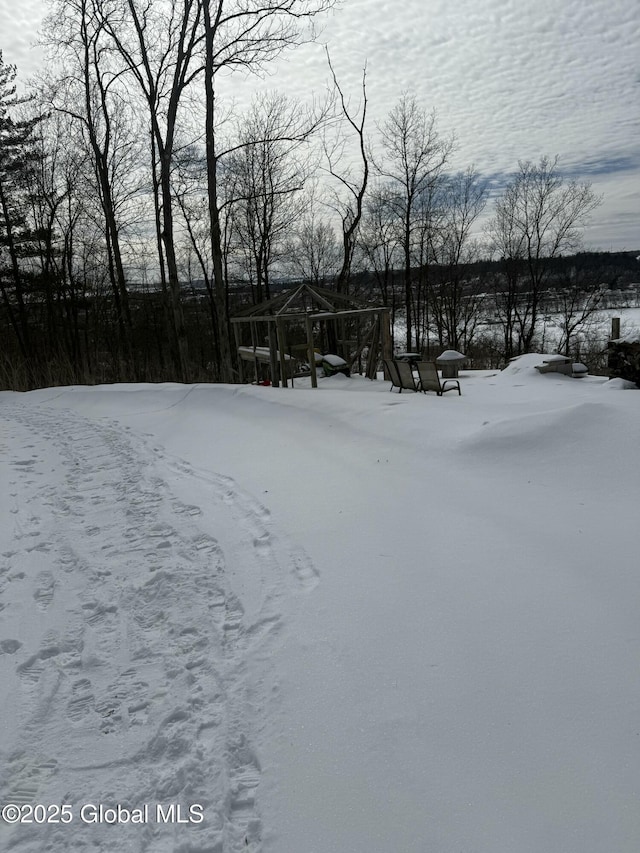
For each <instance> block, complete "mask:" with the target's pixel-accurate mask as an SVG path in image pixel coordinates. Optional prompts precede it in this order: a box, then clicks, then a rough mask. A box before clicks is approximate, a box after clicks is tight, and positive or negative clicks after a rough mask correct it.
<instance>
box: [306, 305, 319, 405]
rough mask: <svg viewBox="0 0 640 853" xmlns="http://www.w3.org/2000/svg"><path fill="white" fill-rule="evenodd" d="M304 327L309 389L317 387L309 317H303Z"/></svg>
mask: <svg viewBox="0 0 640 853" xmlns="http://www.w3.org/2000/svg"><path fill="white" fill-rule="evenodd" d="M305 325H306V327H307V356H308V358H309V367H310V369H311V387H312V388H317V387H318V377H317V376H316V351H315V348H314V346H313V320H312V319H311V317H308V316H307V317H305Z"/></svg>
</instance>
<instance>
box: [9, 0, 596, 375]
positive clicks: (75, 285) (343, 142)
mask: <svg viewBox="0 0 640 853" xmlns="http://www.w3.org/2000/svg"><path fill="white" fill-rule="evenodd" d="M332 5H333V0H231V1H230V0H227V2H222V0H218V2H213V0H145V2H144V3H143V2H140V0H109V2H104V0H53V2H52V4H51V11H50V14H49V17H48V18H47V19H46V21H45V24H44V38H45V41H46V43H47V44H48V46H49V54H50V58H49V63H48V65H47V69H46V74H43V75H42V77H41V79H40V80H39V81H37V82H34V83H33V84H32V86H31V89H30V91H29V93H28V94H27V95H24V96H19V95H18V93H17V90H16V73H17V72H16V69H15V68H14V67H13V66H10V65H7V64H5V63H4V62H3V60H2V55H1V53H0V299H1V303H0V334H1V336H2V344H1V347H0V383H1V385H2V387H15V388H29V387H36V386H38V385H49V384H60V383H71V382H82V383H90V382H103V381H156V380H169V379H170V380H176V381H183V382H189V381H196V380H203V379H205V380H208V381H235V380H236V379H237V372H236V363H235V352H234V345H232V335H231V332H230V323H229V319H230V316H232V315H233V313H234V312H235V311H236V310H238V309H239V308H241V307H242V306H245V305H247V304H250V303H256V302H260V301H262V300H265V299H269V298H270V297H271V296H272V295H273V294H274V292H275V290H276V289H278V288H280V287H281V286H282V282H283V281H292V280H296V281H308V282H311V283H315V284H322V285H323V286H325V287H330V288H334V289H335V290H337V291H338V292H341V293H344V294H349V295H352V296H356V297H360V298H362V299H363V300H364V301H367V302H372V303H375V304H384V305H387V306H389V308H390V309H391V312H392V318H393V328H394V330H395V335H396V340H395V343H396V345H397V346H399V347H401V348H403V349H404V348H406V349H408V350H428V349H429V348H430V347H432V346H439V347H450V348H455V349H462V350H468V349H470V348H473V346H474V345H475V344H476V343H477V342H478V341H480V340H481V338H482V336H483V335H486V324H485V322H484V321H485V320H486V318H487V316H490V317H491V318H492V322H493V323H494V325H496V324H497V326H498V327H499V329H500V333H499V336H498V338H496V336H495V335H494V336H493V341H494V343H493V345H492V346H493V350H494V352H493V357H494V358H495V359H498V360H502V361H504V360H506V359H508V358H510V357H512V356H513V355H516V354H518V353H521V352H524V351H526V350H527V349H530V348H531V347H532V346H533V345H534V344H535V342H536V335H537V333H538V330H539V327H540V320H541V313H543V312H544V311H545V310H546V309H545V294H546V293H547V291H548V287H549V282H550V281H551V280H556V283H557V268H554V266H553V264H554V262H556V261H557V259H559V258H561V257H563V256H566V255H568V254H572V253H574V252H575V251H576V250H578V249H579V247H580V236H581V230H582V228H583V226H584V223H585V222H586V220H587V218H588V216H589V214H590V213H591V212H592V211H593V210H594V209H595V207H596V206H597V204H598V203H599V199H598V198H597V197H596V196H595V195H594V193H593V191H592V189H591V187H590V186H589V185H588V184H581V183H577V182H567V181H565V180H564V179H563V177H562V175H561V173H560V170H559V166H558V163H557V160H552V159H549V158H547V157H542V158H541V159H540V161H539V162H538V163H531V162H521V163H520V164H519V165H518V169H517V170H516V172H515V174H514V175H513V176H512V178H511V180H510V181H509V182H508V183H507V184H506V186H505V187H504V188H503V189H501V190H500V191H499V192H497V193H496V192H495V191H491V188H490V186H489V185H488V184H487V183H486V181H484V180H483V179H482V176H481V175H480V174H479V173H478V171H477V170H476V169H475V168H474V167H473V166H469V167H468V168H467V169H465V170H463V171H459V172H453V171H452V170H451V168H450V163H451V160H452V155H453V152H454V150H455V139H454V137H453V136H452V135H445V134H443V133H442V132H441V130H440V128H439V127H438V121H437V116H436V115H435V114H434V113H429V112H427V111H426V110H425V109H423V108H422V107H421V106H420V105H419V103H418V102H417V101H416V99H415V98H414V97H412V96H410V95H409V94H404V95H402V96H401V97H400V98H399V100H398V102H397V103H396V105H395V106H394V108H393V109H392V110H391V111H390V113H389V115H388V116H387V119H386V121H385V122H384V123H383V124H382V125H381V126H380V127H379V128H377V130H376V132H375V133H371V131H370V129H369V128H368V126H367V121H368V115H367V110H368V101H367V89H366V69H363V73H362V80H361V89H360V92H359V93H357V95H358V98H357V106H356V107H353V106H352V98H353V97H355V96H354V93H345V92H344V91H343V88H342V86H341V83H340V81H339V80H338V78H337V75H336V73H335V71H334V66H333V64H332V61H331V57H330V56H329V55H327V68H328V79H329V83H330V85H329V93H328V95H327V96H326V98H325V99H324V101H323V102H315V103H312V104H307V105H304V104H301V103H298V102H296V101H294V100H292V99H290V98H289V97H287V96H285V95H284V94H281V93H277V92H273V93H269V94H265V95H261V96H260V97H256V98H255V99H254V101H253V103H252V104H251V106H250V107H249V108H248V109H247V110H246V111H245V112H244V113H242V114H238V113H237V112H234V111H232V110H229V109H228V108H226V107H225V104H224V101H223V100H222V99H221V98H220V95H219V81H220V78H221V76H222V75H225V77H228V75H230V74H233V73H240V72H242V73H247V72H259V71H260V70H261V69H262V68H263V67H265V66H266V64H268V63H269V62H271V61H272V60H274V59H275V58H276V57H277V56H278V55H279V54H280V53H281V52H282V51H283V50H284V49H286V48H291V47H294V46H295V45H296V44H298V43H300V42H301V41H303V40H304V39H305V38H308V37H310V36H309V32H308V24H310V23H311V22H312V21H313V19H314V18H315V17H316V16H317V15H319V14H320V13H322V12H324V11H326V10H327V9H328V8H329V7H330V6H332ZM490 198H492V203H493V205H494V208H493V214H492V215H491V216H490V217H487V216H486V208H487V204H488V202H489V200H490ZM483 214H485V219H486V220H487V223H488V224H486V225H485V228H484V230H483V231H481V232H479V229H478V222H479V220H480V217H481V216H482V215H483ZM479 233H480V236H478V234H479ZM490 259H492V262H491V263H489V260H490ZM564 274H565V273H563V275H564ZM601 284H602V282H601V281H596V280H595V279H593V278H592V276H591V274H589V275H587V274H586V273H584V271H581V268H580V265H576V264H573V265H572V266H571V267H570V268H568V269H567V270H566V282H565V285H566V286H564V287H563V288H562V290H563V292H564V293H565V295H566V300H567V302H566V304H565V306H564V308H563V310H564V313H565V316H566V317H567V323H566V328H565V330H564V333H563V334H564V337H563V340H562V344H561V345H562V346H563V347H565V348H568V347H569V345H570V342H571V337H572V334H574V333H575V329H576V328H577V327H578V325H579V323H580V322H581V321H582V320H584V317H585V316H588V314H589V313H592V312H593V311H595V309H596V308H597V306H598V304H599V300H600V298H601V293H602V291H601V287H600V286H601ZM572 294H573V295H572ZM572 300H573V301H572ZM579 318H582V320H580V319H579ZM576 324H577V325H576Z"/></svg>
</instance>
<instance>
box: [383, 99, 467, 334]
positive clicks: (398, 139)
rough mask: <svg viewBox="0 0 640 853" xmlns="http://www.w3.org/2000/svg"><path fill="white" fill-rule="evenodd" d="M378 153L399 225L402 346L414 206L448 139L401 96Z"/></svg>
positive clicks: (410, 325) (447, 150)
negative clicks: (401, 269) (403, 313)
mask: <svg viewBox="0 0 640 853" xmlns="http://www.w3.org/2000/svg"><path fill="white" fill-rule="evenodd" d="M380 131H381V136H382V150H383V155H382V158H381V159H375V160H374V163H375V166H376V171H377V172H378V174H379V175H380V176H381V177H382V178H383V179H384V180H386V181H387V182H388V183H389V186H390V188H391V189H392V192H393V196H392V197H393V202H392V204H393V209H394V214H395V216H396V218H397V220H398V223H399V243H400V246H401V247H402V253H403V261H404V302H405V312H406V324H407V331H406V346H407V349H411V348H412V345H413V342H414V340H415V330H414V317H413V313H414V312H413V308H412V304H413V302H412V301H413V294H412V252H413V248H414V240H415V237H416V227H417V222H416V206H417V204H418V202H419V201H420V198H421V197H423V198H424V197H425V195H426V194H427V193H428V192H429V189H430V188H431V187H433V185H434V183H435V182H436V181H437V180H438V179H439V178H440V176H441V174H442V171H443V169H444V167H445V165H446V163H447V161H448V159H449V156H450V154H451V151H452V148H453V139H452V138H444V137H442V136H441V135H440V133H439V132H438V129H437V121H436V114H435V112H432V113H431V114H430V115H427V113H426V112H425V111H424V110H423V109H422V108H421V107H419V106H418V104H417V102H416V100H415V98H413V97H411V96H409V95H407V94H404V95H403V96H402V97H401V98H400V100H399V102H398V103H397V104H396V106H395V107H394V108H393V109H392V111H391V112H390V113H389V116H388V118H387V121H386V122H385V124H384V125H383V127H382V128H381V129H380Z"/></svg>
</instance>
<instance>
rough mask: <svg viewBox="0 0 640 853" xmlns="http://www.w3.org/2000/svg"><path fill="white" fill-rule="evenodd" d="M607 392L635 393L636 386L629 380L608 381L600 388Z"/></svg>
mask: <svg viewBox="0 0 640 853" xmlns="http://www.w3.org/2000/svg"><path fill="white" fill-rule="evenodd" d="M602 387H603V388H604V389H606V390H607V391H637V390H638V386H637V385H636V383H635V382H631V381H630V380H629V379H621V378H619V377H618V378H616V379H610V380H609V381H608V382H605V383H604V384H603V386H602Z"/></svg>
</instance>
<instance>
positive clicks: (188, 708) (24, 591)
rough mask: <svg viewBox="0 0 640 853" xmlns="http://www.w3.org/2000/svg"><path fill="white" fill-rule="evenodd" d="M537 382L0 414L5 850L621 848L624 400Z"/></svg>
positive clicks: (633, 763)
mask: <svg viewBox="0 0 640 853" xmlns="http://www.w3.org/2000/svg"><path fill="white" fill-rule="evenodd" d="M538 361H539V358H537V357H529V356H525V357H523V358H522V359H520V360H519V361H517V362H515V363H514V364H512V365H511V366H510V367H509V368H508V369H507V370H506V371H503V372H502V373H490V372H477V373H472V372H468V373H463V374H462V376H461V384H462V390H463V394H462V396H461V397H458V396H457V395H455V394H451V393H449V394H447V395H445V396H444V397H442V398H437V397H436V396H435V395H433V394H430V395H426V396H425V395H419V394H409V393H406V392H405V393H403V394H402V395H398V394H396V393H395V392H394V393H389V391H388V383H386V382H374V383H371V382H369V381H367V380H365V379H361V378H357V377H354V378H352V379H346V378H345V377H342V376H336V377H332V378H331V379H326V380H324V381H322V382H321V387H320V388H319V389H318V390H317V391H313V390H311V389H306V388H304V387H296V388H295V389H293V390H292V389H273V388H259V387H250V386H243V387H240V386H208V385H196V386H181V385H158V386H143V385H141V386H133V385H128V386H103V387H98V388H85V387H73V388H52V389H45V390H40V391H35V392H31V393H28V394H17V393H9V392H3V393H1V394H0V482H1V483H2V489H0V679H1V684H2V688H3V689H2V695H1V699H0V702H1V705H0V723H1V725H0V805H6V804H15V805H16V806H17V807H18V808H17V810H15V809H14V810H11V809H9V811H8V812H5V818H6V820H5V821H4V822H2V821H0V848H1V849H2V850H3V851H5V850H6V851H16V853H35V851H38V853H40V851H62V850H72V851H92V853H112V851H116V850H117V851H150V853H236V851H254V853H255V851H260V853H396V851H397V853H425V851H429V853H454V851H455V853H542V851H544V853H603V851H616V853H637V851H638V849H640V807H639V803H640V679H639V678H638V671H639V665H640V622H639V620H638V613H639V612H640V573H639V572H638V556H637V555H638V533H637V531H638V525H637V517H638V498H639V496H640V481H639V479H638V462H639V455H640V442H639V439H640V394H639V393H638V392H637V390H630V389H627V388H625V385H624V383H623V382H621V381H619V380H615V381H613V382H606V381H605V380H603V379H602V378H595V377H587V378H585V379H581V380H574V379H570V378H567V377H564V376H554V375H545V376H541V375H539V374H538V373H537V372H536V371H535V370H534V369H533V366H532V365H533V364H534V363H537V362H538ZM296 384H297V385H298V384H300V383H299V382H298V380H296ZM36 803H39V804H42V805H44V806H54V808H50V809H49V810H48V811H42V810H39V811H34V810H32V809H31V806H33V804H36ZM158 803H159V804H161V805H162V808H163V811H162V812H161V813H158V812H157V811H156V804H158ZM62 804H65V805H66V806H68V808H67V809H66V810H65V811H64V812H58V811H57V807H60V806H61V805H62ZM118 804H119V805H120V806H121V807H122V808H123V809H124V808H126V809H129V810H136V809H137V810H138V812H135V811H134V812H132V813H131V816H135V817H137V818H138V819H139V821H140V822H138V823H133V822H131V820H129V822H126V816H127V813H126V812H124V811H122V809H121V811H120V815H119V818H120V822H116V823H114V822H111V819H112V818H114V819H117V818H116V817H115V815H117V812H115V811H114V812H108V811H107V812H103V819H102V822H94V815H96V812H95V810H94V809H93V808H92V807H93V806H96V807H97V806H99V805H102V806H103V807H104V808H111V809H114V810H116V808H117V805H118ZM145 804H146V805H147V806H148V807H149V808H148V810H147V811H146V812H145V811H144V809H143V807H144V805H145ZM171 804H175V808H174V811H173V812H171V811H170V806H171ZM178 805H179V806H180V810H179V811H178V810H177V806H178ZM83 806H84V807H85V808H84V811H83V810H82V809H83ZM190 809H191V811H189V810H190ZM16 814H18V815H20V816H21V817H22V818H23V819H24V818H29V817H31V819H32V822H31V823H20V824H11V823H10V822H8V821H11V820H12V819H13V818H14V817H15V815H16ZM44 817H46V818H47V819H56V818H58V820H59V822H58V823H44V824H43V823H40V822H39V820H40V819H42V818H44ZM36 818H37V820H36ZM7 819H8V820H7ZM178 819H179V820H178ZM95 820H97V817H96V818H95ZM108 821H109V822H108Z"/></svg>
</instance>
